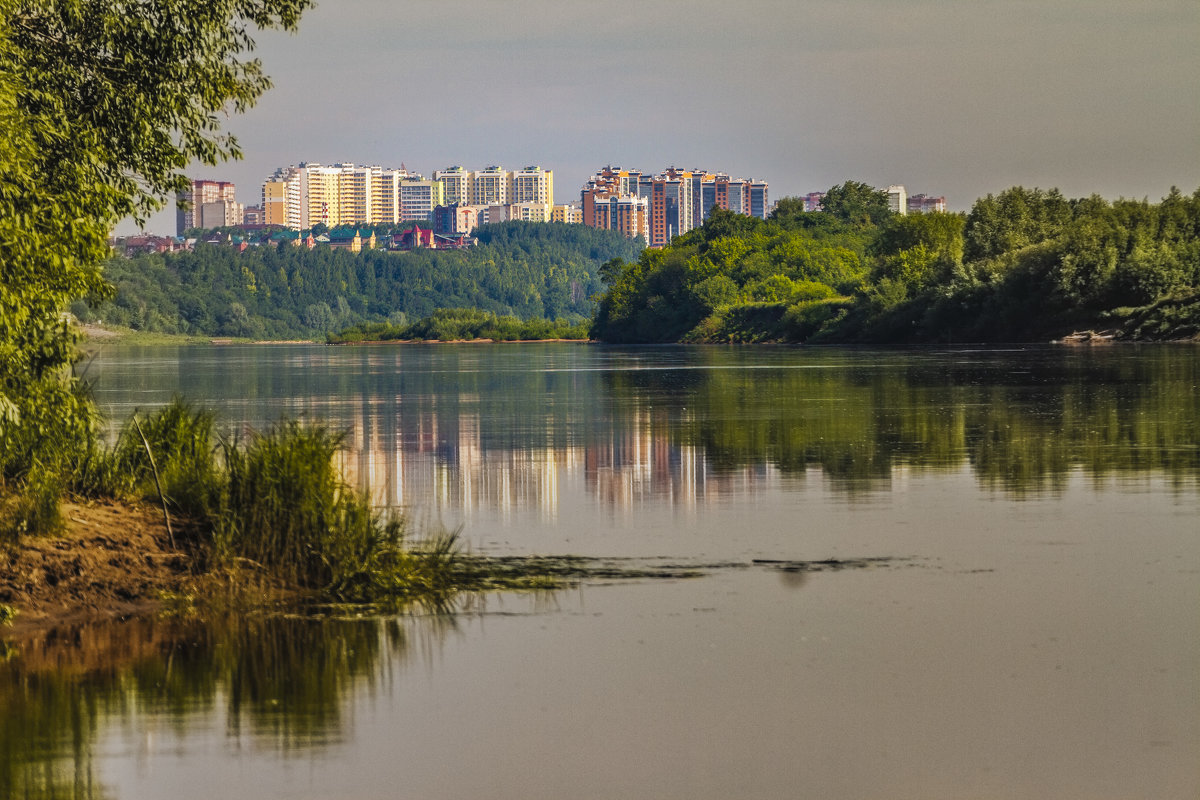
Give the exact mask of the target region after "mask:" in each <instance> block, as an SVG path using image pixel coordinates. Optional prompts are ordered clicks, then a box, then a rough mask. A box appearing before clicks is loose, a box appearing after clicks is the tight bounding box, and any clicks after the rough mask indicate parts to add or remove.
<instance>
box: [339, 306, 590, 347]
mask: <svg viewBox="0 0 1200 800" xmlns="http://www.w3.org/2000/svg"><path fill="white" fill-rule="evenodd" d="M586 338H588V324H587V322H586V321H582V322H576V323H574V324H572V323H570V322H568V321H567V320H564V319H556V320H549V319H540V318H537V319H527V320H520V319H517V318H516V317H512V316H497V315H495V314H493V313H491V312H489V311H480V310H478V309H475V308H439V309H438V310H436V311H434V312H433V313H432V314H430V315H429V316H428V317H424V318H422V319H419V320H417V321H416V322H414V323H412V324H411V325H393V324H392V323H389V322H364V323H362V324H361V325H354V326H352V327H350V328H347V329H345V330H343V331H339V332H337V333H330V334H329V335H328V336H327V337H326V340H327V341H328V342H329V344H352V343H357V342H395V341H425V340H437V341H441V342H457V341H464V340H472V339H493V340H495V341H498V342H517V341H530V340H540V341H544V340H547V339H586Z"/></svg>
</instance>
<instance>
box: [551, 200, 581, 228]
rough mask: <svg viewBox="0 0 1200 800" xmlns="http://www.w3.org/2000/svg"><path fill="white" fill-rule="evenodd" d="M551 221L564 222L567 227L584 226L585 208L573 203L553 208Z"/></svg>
mask: <svg viewBox="0 0 1200 800" xmlns="http://www.w3.org/2000/svg"><path fill="white" fill-rule="evenodd" d="M550 221H551V222H562V223H564V224H567V225H582V224H583V208H582V207H580V206H579V205H576V204H572V203H568V204H566V205H559V206H553V207H552V208H551V209H550Z"/></svg>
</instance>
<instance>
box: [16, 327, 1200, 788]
mask: <svg viewBox="0 0 1200 800" xmlns="http://www.w3.org/2000/svg"><path fill="white" fill-rule="evenodd" d="M89 375H90V377H92V378H94V379H95V380H96V386H97V394H98V396H99V398H100V401H101V403H102V404H103V405H104V407H105V408H106V409H108V410H109V412H110V414H111V416H112V417H113V418H114V419H118V420H120V419H124V418H125V417H126V416H128V414H129V413H131V412H132V411H133V410H134V409H135V408H141V409H149V408H152V407H153V406H156V405H158V404H161V403H163V402H166V401H167V400H169V399H170V397H171V396H172V394H174V393H183V394H184V395H186V396H187V397H189V398H191V399H193V400H195V401H197V402H200V403H203V404H206V405H211V406H214V407H216V408H218V409H219V410H220V413H221V418H222V420H223V423H222V424H223V425H225V426H226V428H227V429H228V430H230V431H231V432H237V431H242V430H244V429H246V428H248V427H249V428H261V427H262V426H264V425H267V424H269V423H270V422H271V421H272V420H274V419H277V418H278V417H280V416H303V417H307V418H314V419H323V420H327V421H329V422H330V423H331V424H334V425H336V426H338V427H339V428H343V429H345V430H347V431H348V443H349V445H350V448H349V450H348V452H347V454H346V462H345V467H346V470H347V472H348V474H350V475H351V476H352V478H353V480H355V481H357V482H359V483H360V484H361V485H363V486H364V487H365V488H367V489H369V490H370V491H371V492H372V494H373V496H374V497H375V498H376V501H377V502H378V503H379V504H380V505H390V506H395V507H400V508H404V509H405V510H406V511H407V512H408V513H410V515H412V517H413V518H414V519H416V520H418V521H419V522H420V523H421V524H423V525H434V524H439V523H441V524H446V525H448V526H452V527H453V526H458V525H462V526H463V537H464V540H465V541H466V542H467V543H468V544H469V545H470V546H471V547H473V548H476V549H482V550H487V551H489V552H550V553H581V554H588V555H600V556H623V557H624V556H628V557H635V558H645V559H665V560H668V561H670V562H672V563H691V564H700V565H704V564H714V563H728V564H731V565H734V566H728V567H725V568H720V569H715V570H713V571H711V573H710V574H709V575H708V576H706V577H703V578H698V579H691V580H678V581H647V582H631V583H612V584H608V583H591V584H586V585H584V586H582V587H579V588H577V589H574V590H570V591H564V592H560V593H556V594H553V595H547V596H522V595H503V596H489V597H486V598H479V599H475V600H472V601H471V602H470V603H468V604H466V605H464V608H463V611H462V613H460V614H458V615H456V616H454V617H453V618H435V617H419V616H418V617H406V618H401V619H391V620H360V621H305V620H256V621H244V620H242V621H238V620H227V621H224V622H219V623H215V624H211V625H204V626H200V625H195V624H190V623H181V622H164V621H144V622H138V623H129V624H126V625H120V626H107V627H100V628H88V629H84V630H75V631H64V632H61V633H60V634H57V635H56V636H54V637H50V638H48V639H47V640H46V641H42V642H37V643H28V644H25V645H23V646H22V648H21V649H20V650H18V651H16V652H13V653H10V655H9V658H8V660H7V662H6V663H5V664H3V665H0V719H2V720H3V730H2V731H0V796H4V795H5V793H6V792H7V793H9V794H12V795H14V796H27V795H28V796H34V797H43V796H64V797H71V796H80V797H114V798H126V797H130V798H141V797H147V798H149V797H174V798H190V797H196V798H210V797H212V796H213V795H214V794H215V793H219V794H221V795H224V796H227V797H231V798H239V797H255V798H258V797H288V798H308V797H312V798H319V797H320V798H323V797H361V798H376V797H379V798H383V797H412V798H465V797H495V798H508V797H512V798H518V797H521V798H529V797H587V798H611V797H655V798H676V797H678V798H684V797H687V798H726V797H740V798H783V797H809V796H812V797H831V798H841V797H845V798H961V797H997V798H1000V797H1003V798H1044V797H1056V798H1057V797H1061V798H1072V797H1078V798H1134V797H1138V798H1140V797H1158V798H1176V797H1178V798H1194V797H1196V796H1198V795H1200V755H1198V754H1200V513H1198V512H1200V393H1198V392H1197V387H1198V385H1200V349H1197V348H1194V347H1156V348H1132V347H1130V348H1093V349H1061V348H1060V349H1052V348H1032V349H1013V350H995V349H992V350H970V349H958V350H920V351H857V350H833V349H830V350H822V349H803V350H800V349H788V348H728V349H727V348H684V347H670V348H636V349H616V348H604V347H598V346H589V345H575V344H571V345H505V346H444V345H435V346H395V347H361V348H354V347H343V348H326V347H321V346H302V345H297V346H236V347H195V348H163V347H156V348H130V347H114V348H110V349H106V350H104V351H102V352H101V353H100V355H99V356H98V357H97V359H96V360H95V361H94V362H93V364H92V365H91V367H90V371H89ZM858 557H891V558H895V559H897V560H896V561H894V562H891V563H890V564H887V565H883V566H880V567H876V568H874V569H867V570H858V571H842V572H832V573H818V574H808V575H797V574H795V573H788V572H780V571H776V570H773V569H771V568H770V567H769V566H764V565H761V564H758V565H756V564H754V563H753V561H754V559H825V558H841V559H849V558H858Z"/></svg>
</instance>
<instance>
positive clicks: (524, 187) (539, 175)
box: [509, 166, 554, 214]
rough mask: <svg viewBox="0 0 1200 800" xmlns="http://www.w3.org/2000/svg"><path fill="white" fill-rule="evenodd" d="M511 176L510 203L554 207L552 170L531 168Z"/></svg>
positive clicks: (518, 171)
mask: <svg viewBox="0 0 1200 800" xmlns="http://www.w3.org/2000/svg"><path fill="white" fill-rule="evenodd" d="M511 174H512V179H511V180H512V189H511V191H510V192H509V195H510V197H511V199H510V200H509V202H510V203H528V204H540V205H543V206H547V207H549V206H553V205H554V170H550V169H542V168H541V167H538V166H531V167H525V169H522V170H517V171H515V172H513V173H511ZM548 213H549V212H548V211H547V214H548Z"/></svg>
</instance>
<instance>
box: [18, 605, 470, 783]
mask: <svg viewBox="0 0 1200 800" xmlns="http://www.w3.org/2000/svg"><path fill="white" fill-rule="evenodd" d="M407 622H408V623H411V622H412V620H409V621H407ZM445 624H449V623H448V622H447V621H446V620H441V621H437V620H427V621H425V622H424V623H423V624H422V625H421V635H424V636H434V637H436V636H439V635H441V634H442V633H444V628H442V627H440V626H442V625H445ZM407 633H408V631H407V630H406V625H405V622H403V621H401V620H396V619H392V620H373V621H355V622H347V621H333V620H312V619H289V618H280V617H275V618H257V619H241V618H229V619H224V620H217V621H214V622H210V623H205V624H202V623H200V622H187V623H184V622H175V621H162V620H153V619H141V620H134V621H130V622H126V623H123V624H105V625H90V626H84V627H77V628H70V629H59V630H55V631H52V632H49V633H45V634H42V635H40V636H39V637H37V638H35V639H31V640H28V641H22V642H21V643H20V645H19V646H16V647H13V648H10V650H9V658H8V659H7V661H6V663H3V664H0V709H3V713H2V714H0V797H25V798H58V797H63V798H101V797H106V796H108V793H107V792H106V789H105V786H104V784H103V781H102V780H101V778H100V776H99V775H98V770H97V765H98V764H99V763H101V762H103V761H104V759H105V754H102V753H97V752H96V742H97V739H98V737H99V734H100V733H101V731H102V730H105V729H111V728H113V727H120V726H122V725H127V726H129V727H130V729H131V730H132V729H136V731H137V733H136V737H135V738H136V739H137V742H136V743H135V744H134V745H133V749H134V750H135V754H134V755H135V756H136V758H137V759H138V760H139V761H140V760H145V759H146V758H148V757H150V756H152V755H154V750H155V749H156V747H157V746H158V743H156V741H155V740H156V739H159V738H161V739H162V740H166V739H168V738H170V737H177V738H182V737H184V735H185V733H186V732H187V731H188V730H189V727H190V726H194V725H196V723H197V721H199V720H206V719H222V720H223V721H224V736H225V738H226V740H227V741H228V742H230V744H231V745H232V746H234V747H254V748H258V749H269V750H274V751H277V752H280V753H287V752H290V751H295V750H297V749H304V750H308V751H312V750H320V749H323V748H326V747H328V746H330V745H332V744H336V743H338V742H340V741H342V739H343V737H344V736H345V734H346V730H347V723H346V721H345V720H344V719H343V714H344V713H345V708H346V706H347V702H346V701H347V698H349V697H351V696H352V695H353V694H355V693H357V692H362V691H365V690H368V689H372V688H374V687H377V686H378V684H379V683H380V682H381V681H384V680H385V679H386V677H387V667H388V666H389V665H392V664H396V663H401V662H402V660H403V658H404V657H406V655H407V654H408V652H409V638H408V636H407ZM201 727H203V726H201Z"/></svg>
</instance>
